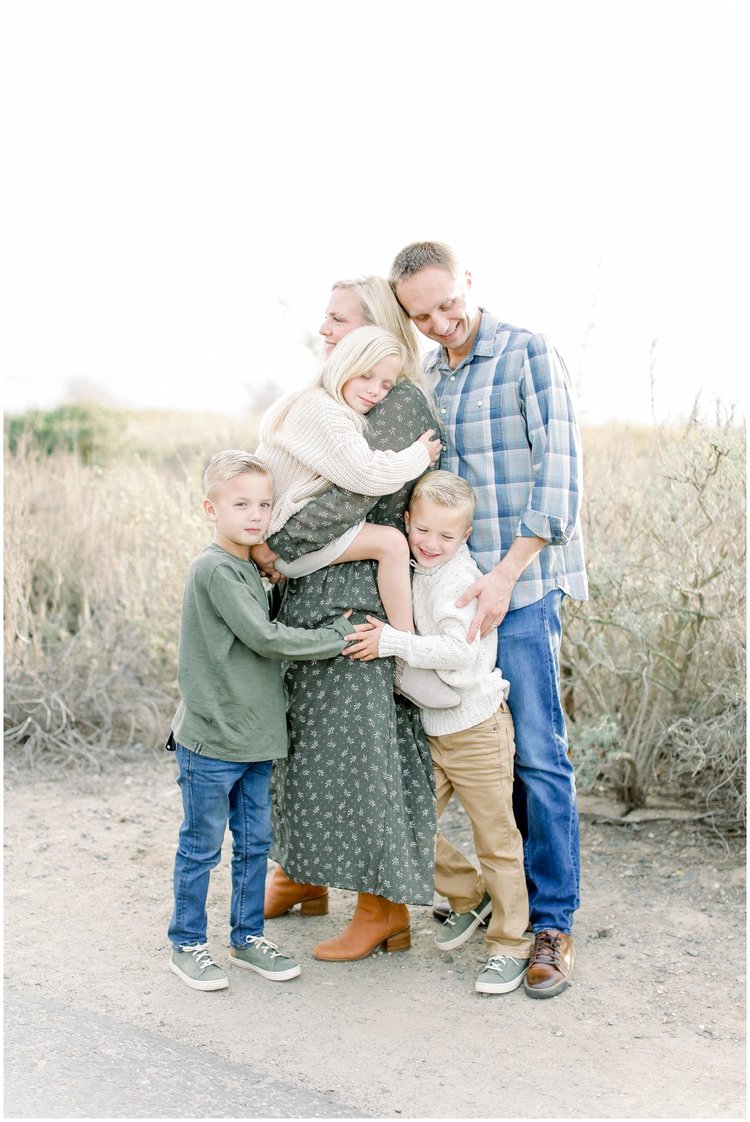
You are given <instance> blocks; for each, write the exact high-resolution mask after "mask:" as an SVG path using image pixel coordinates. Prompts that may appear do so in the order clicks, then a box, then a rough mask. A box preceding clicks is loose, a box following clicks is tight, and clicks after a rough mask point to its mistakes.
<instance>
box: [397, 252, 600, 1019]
mask: <svg viewBox="0 0 750 1122" xmlns="http://www.w3.org/2000/svg"><path fill="white" fill-rule="evenodd" d="M390 280H391V285H392V287H393V290H394V292H395V294H396V297H397V299H398V301H399V303H400V304H401V306H402V307H403V308H404V310H405V311H406V313H407V315H408V316H409V317H410V319H411V320H412V322H413V323H414V324H415V326H416V327H417V328H418V330H419V331H421V332H422V334H423V335H425V336H426V337H427V338H428V339H431V340H432V341H433V342H435V343H437V344H438V347H437V350H435V351H432V352H431V353H430V354H429V355H428V356H427V358H426V359H425V371H426V373H427V374H428V377H430V378H431V380H432V383H433V385H434V390H435V396H436V399H437V403H438V410H439V415H440V419H441V421H442V423H443V425H444V427H445V430H446V434H447V435H446V450H445V452H444V454H443V456H442V457H441V460H440V467H441V468H444V469H446V470H448V471H453V472H455V473H456V474H458V475H460V476H462V477H463V478H464V479H466V480H467V482H468V483H469V484H470V485H471V486H472V488H473V489H474V492H475V494H476V496H477V502H478V507H477V517H476V519H475V522H474V531H473V533H472V536H471V538H470V540H469V547H470V550H471V554H472V556H473V557H474V559H475V561H476V562H477V564H478V566H479V568H480V569H481V571H482V572H483V573H484V574H485V575H484V576H483V577H482V578H481V580H479V581H477V582H476V583H475V584H473V585H472V586H471V587H470V588H468V589H467V590H466V592H465V593H464V595H463V596H462V597H461V598H460V599H459V600H458V602H457V603H458V605H459V606H463V605H465V604H467V603H469V602H470V601H471V600H473V599H476V601H477V610H476V615H475V617H474V621H473V623H472V625H471V628H470V630H469V633H468V639H469V641H471V640H472V639H473V638H474V636H475V635H476V633H477V631H480V632H481V634H482V635H485V634H486V633H487V632H488V631H489V630H491V628H493V627H495V626H497V627H498V660H499V663H501V665H502V670H503V674H504V676H505V677H506V678H507V679H508V681H509V682H510V696H509V699H508V704H509V706H510V709H511V713H512V715H513V720H514V724H515V734H516V766H515V773H516V781H515V788H514V809H515V813H516V820H517V823H518V826H519V829H520V830H521V834H522V835H523V839H524V858H525V865H526V877H527V883H528V890H529V907H530V915H531V926H532V927H533V930H534V936H535V938H534V948H533V951H532V956H531V961H530V965H529V970H528V973H527V975H526V978H525V980H524V988H525V990H526V992H527V993H528V994H529V995H530V996H531V997H539V998H546V997H554V996H556V995H557V994H559V993H562V991H563V990H565V989H566V988H567V987H568V985H569V983H570V980H571V975H572V970H573V963H574V957H575V955H574V944H573V936H572V925H573V913H574V912H575V910H576V908H577V907H578V903H579V898H578V887H579V853H578V814H577V808H576V801H575V781H574V773H573V767H572V764H571V762H570V760H569V758H568V754H567V735H566V729H565V718H564V714H563V709H562V703H561V697H560V664H559V652H560V639H561V619H560V606H561V601H562V597H563V595H568V596H571V597H573V598H574V599H579V600H582V599H586V598H587V596H588V590H587V583H586V574H585V568H584V558H583V545H582V540H581V533H580V526H579V512H580V503H581V452H580V439H579V434H578V428H577V424H576V420H575V416H574V408H573V401H572V390H571V385H570V380H569V377H568V373H567V371H566V369H565V366H564V364H563V362H562V360H561V359H560V357H559V355H558V354H557V352H556V351H555V350H554V348H553V347H552V346H551V345H550V343H549V342H548V341H547V339H545V337H544V336H542V335H534V334H532V333H531V332H529V331H523V330H521V329H519V328H517V327H511V326H509V325H508V324H505V323H501V322H499V321H498V320H497V319H495V317H494V316H492V315H491V314H490V313H489V312H488V311H486V310H483V309H481V308H479V307H478V306H477V305H476V303H475V302H474V300H473V297H472V291H471V276H470V274H469V273H468V272H466V271H464V270H463V269H462V268H461V267H460V265H459V263H458V261H457V259H456V256H455V254H454V253H453V251H452V250H451V249H450V248H449V247H448V246H446V245H444V244H443V243H441V242H418V243H414V244H412V245H409V246H407V247H406V248H405V249H403V250H402V251H401V252H400V253H399V254H398V255H397V257H396V259H395V261H394V263H393V266H392V269H391V276H390ZM438 859H439V860H443V859H448V860H450V861H451V863H455V862H458V863H459V864H460V863H461V862H463V863H464V864H466V865H468V862H467V861H466V858H464V857H463V856H462V855H461V854H459V853H458V851H457V850H455V849H454V847H452V846H450V844H449V843H448V842H447V841H446V840H445V839H444V838H440V839H439V846H438ZM458 919H459V920H460V919H461V917H458ZM476 926H477V924H474V923H473V922H472V923H469V924H465V925H464V927H465V929H466V930H467V931H468V933H469V934H471V933H472V931H473V930H474V929H475V927H476ZM467 937H468V936H467Z"/></svg>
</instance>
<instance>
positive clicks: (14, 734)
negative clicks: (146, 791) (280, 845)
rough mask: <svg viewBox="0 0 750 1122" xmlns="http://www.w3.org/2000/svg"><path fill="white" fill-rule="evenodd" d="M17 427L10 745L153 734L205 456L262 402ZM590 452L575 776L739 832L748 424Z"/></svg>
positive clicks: (572, 645) (621, 440) (93, 747)
mask: <svg viewBox="0 0 750 1122" xmlns="http://www.w3.org/2000/svg"><path fill="white" fill-rule="evenodd" d="M82 417H83V418H84V419H83V420H82ZM84 421H85V423H84ZM42 422H44V423H42ZM21 429H23V426H19V424H18V423H17V422H16V427H15V428H13V424H12V422H11V423H6V457H5V460H6V462H5V660H6V661H5V666H6V766H8V767H10V768H11V769H26V768H28V767H32V768H36V769H38V770H39V771H41V772H46V771H51V772H57V771H59V770H60V769H67V768H69V767H74V766H77V765H84V766H85V767H87V768H99V767H102V766H104V765H105V764H106V762H107V761H108V760H110V759H113V758H132V757H134V756H138V755H139V754H142V753H143V752H153V751H155V750H158V748H159V747H160V745H161V743H162V741H163V735H164V731H165V729H166V728H167V727H168V723H169V718H170V716H171V713H172V711H173V708H174V705H175V697H176V682H175V656H176V642H177V624H178V618H179V608H180V600H181V595H182V584H183V578H184V575H185V571H186V568H187V565H188V563H189V561H190V559H191V558H192V557H193V555H194V554H195V553H196V552H197V551H198V550H199V549H200V548H202V546H203V544H204V543H205V542H206V541H207V539H208V530H207V526H206V525H205V523H204V521H203V518H202V515H201V511H200V500H201V493H200V487H201V474H202V470H203V467H204V465H205V462H206V461H207V459H208V458H209V457H210V455H212V454H213V453H214V452H215V451H217V450H219V449H220V448H225V447H236V446H244V447H248V448H250V449H252V448H253V447H254V446H255V441H256V431H257V418H256V417H253V416H250V417H246V418H238V419H234V420H230V419H227V418H225V417H219V416H204V415H195V414H183V413H153V412H151V413H112V412H110V411H107V410H106V409H101V408H93V407H92V408H91V409H90V410H89V411H88V412H87V411H86V409H85V408H84V409H83V413H82V414H80V415H73V416H67V417H66V418H64V419H61V418H60V417H57V418H54V417H53V418H52V420H50V415H45V416H44V417H41V418H38V419H37V423H36V427H35V429H34V431H33V432H32V431H30V426H29V424H28V423H27V424H26V425H25V431H21ZM84 437H85V439H84ZM584 452H585V473H586V498H585V507H584V522H585V533H586V541H587V550H588V564H589V573H590V582H591V598H590V600H589V601H588V602H587V603H585V604H573V603H569V604H568V605H567V606H566V616H565V638H564V650H563V673H564V678H565V685H566V706H567V712H568V717H569V727H570V736H571V746H572V751H573V754H574V758H575V760H576V765H577V769H578V774H579V783H580V787H581V789H583V790H590V791H603V792H604V793H608V794H611V795H614V796H616V797H618V798H620V799H622V800H624V801H625V802H626V803H627V804H628V805H631V806H639V805H643V803H644V802H645V801H646V799H647V798H654V797H660V798H664V797H669V798H671V799H673V798H675V797H678V798H679V799H681V800H682V801H686V802H688V803H690V804H692V805H694V806H697V807H701V808H703V809H704V810H705V812H706V813H707V814H710V815H711V817H712V821H713V822H714V823H715V824H716V826H717V828H719V830H720V831H721V832H726V831H731V830H732V829H734V828H736V827H737V826H738V825H739V824H740V822H741V821H742V819H743V814H744V749H745V614H746V599H745V433H744V428H743V427H742V426H739V425H737V424H736V423H733V422H732V420H731V418H723V419H722V418H718V419H717V421H716V423H715V424H713V425H706V424H703V423H698V422H697V421H695V420H693V421H691V422H689V423H687V424H685V425H684V426H683V427H681V428H679V429H665V428H637V427H632V426H626V425H622V426H610V427H607V428H594V429H588V430H586V431H585V432H584Z"/></svg>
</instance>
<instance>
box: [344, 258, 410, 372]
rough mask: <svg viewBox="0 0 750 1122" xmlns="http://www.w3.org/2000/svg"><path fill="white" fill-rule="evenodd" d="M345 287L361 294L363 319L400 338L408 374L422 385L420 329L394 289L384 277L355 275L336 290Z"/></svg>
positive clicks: (370, 324)
mask: <svg viewBox="0 0 750 1122" xmlns="http://www.w3.org/2000/svg"><path fill="white" fill-rule="evenodd" d="M337 288H345V289H347V291H349V292H354V293H356V295H357V296H358V297H359V302H360V304H361V305H362V318H363V319H364V321H365V324H367V325H368V326H370V327H383V328H385V330H386V331H390V333H391V335H393V336H394V338H396V339H398V341H399V343H400V344H401V346H402V347H403V348H404V351H405V353H406V357H405V359H404V377H405V378H407V379H408V380H409V381H410V382H415V383H416V384H419V383H420V382H421V381H422V358H421V353H420V350H419V336H418V334H417V329H416V328H415V326H414V324H413V323H412V322H411V320H410V319H409V317H408V316H407V314H406V312H405V311H404V309H403V308H402V307H401V305H400V304H399V302H398V300H397V299H396V297H395V296H394V295H393V289H392V288H391V286H390V284H389V283H388V281H387V280H386V279H385V278H384V277H354V278H353V279H352V280H338V281H336V283H335V284H333V285H332V286H331V289H332V291H335V290H336V289H337Z"/></svg>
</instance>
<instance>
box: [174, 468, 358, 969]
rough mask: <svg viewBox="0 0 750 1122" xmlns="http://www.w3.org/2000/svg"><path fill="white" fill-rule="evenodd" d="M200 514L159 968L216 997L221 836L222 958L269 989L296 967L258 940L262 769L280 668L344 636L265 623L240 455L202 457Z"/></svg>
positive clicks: (254, 513)
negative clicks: (225, 888) (211, 900)
mask: <svg viewBox="0 0 750 1122" xmlns="http://www.w3.org/2000/svg"><path fill="white" fill-rule="evenodd" d="M204 484H205V499H204V502H203V509H204V511H205V514H206V516H207V517H208V518H209V519H210V520H211V521H212V522H213V524H214V539H213V543H212V544H211V545H209V546H207V547H206V549H204V550H203V552H202V553H201V554H200V555H199V556H198V557H197V558H196V559H195V560H194V561H193V563H192V565H191V566H190V570H189V572H188V576H187V581H186V585H185V594H184V598H183V605H182V615H181V619H180V646H179V656H178V685H179V689H180V695H181V700H180V704H179V706H178V709H177V712H176V714H175V717H174V720H173V722H172V735H171V737H170V742H171V743H173V744H174V747H175V751H176V755H177V764H178V768H179V773H178V778H177V783H178V784H179V787H180V790H181V791H182V802H183V809H184V819H183V823H182V826H181V828H180V836H179V844H178V848H177V853H176V856H175V867H174V910H173V913H172V918H171V921H170V924H169V939H170V941H171V943H172V956H171V959H170V963H169V965H170V968H171V969H172V970H173V971H174V973H175V974H177V976H178V977H179V978H181V979H182V981H183V982H185V984H186V985H188V986H190V987H191V988H192V989H198V990H218V989H225V988H226V986H227V985H228V978H227V975H226V973H225V971H224V970H223V969H222V968H221V966H219V965H218V963H216V962H215V961H214V959H213V957H212V955H211V953H210V952H209V950H208V946H207V943H206V928H207V915H206V897H207V894H208V884H209V877H210V873H211V869H212V868H214V867H215V866H216V865H217V864H218V863H219V861H220V859H221V846H222V842H223V839H224V833H225V830H226V827H227V823H228V824H229V829H230V831H231V834H232V896H231V907H230V917H229V918H230V949H229V961H230V962H231V963H233V964H234V965H235V966H240V967H243V968H244V969H247V970H254V971H255V972H256V973H258V974H260V975H261V976H262V977H264V978H268V979H269V980H271V981H286V980H287V979H289V978H295V977H296V976H297V975H298V974H299V973H300V967H299V964H298V963H296V962H295V961H293V959H291V958H288V957H286V956H285V955H282V954H280V953H279V951H278V948H277V947H276V945H275V944H274V943H271V942H269V941H268V940H267V939H265V938H264V937H263V898H264V884H265V875H266V865H267V858H268V851H269V848H270V845H271V795H270V786H271V769H272V765H273V761H274V760H275V759H279V758H282V757H284V756H286V753H287V730H286V712H285V705H284V692H283V686H282V680H281V666H280V660H281V659H293V660H299V659H318V658H320V659H325V658H334V657H335V656H336V655H338V654H340V653H341V650H342V649H343V647H344V636H345V635H346V634H347V633H348V632H349V631H350V630H351V627H350V625H349V624H348V623H347V620H346V617H345V616H341V617H340V618H339V619H337V620H334V621H333V622H332V624H331V626H330V627H321V628H318V629H315V630H307V629H305V628H294V627H285V626H284V625H283V624H281V623H276V622H273V621H272V620H271V619H270V618H269V608H268V599H267V596H266V591H265V589H264V587H263V585H262V583H261V580H260V576H259V574H258V570H257V568H256V566H255V564H254V563H253V562H252V561H251V560H250V553H249V551H250V546H252V545H255V544H256V543H257V542H259V541H261V540H262V539H263V537H264V535H265V532H266V530H267V529H268V524H269V521H270V517H271V507H272V501H273V481H272V479H271V476H270V474H269V473H268V469H267V468H266V467H265V465H264V464H263V463H262V462H261V461H260V460H258V459H257V458H256V457H255V456H252V455H251V454H250V453H249V452H245V451H243V450H240V449H230V450H229V451H226V452H220V453H218V454H217V455H216V456H214V458H213V459H212V460H211V463H210V464H209V466H208V468H207V470H206V473H205V478H204Z"/></svg>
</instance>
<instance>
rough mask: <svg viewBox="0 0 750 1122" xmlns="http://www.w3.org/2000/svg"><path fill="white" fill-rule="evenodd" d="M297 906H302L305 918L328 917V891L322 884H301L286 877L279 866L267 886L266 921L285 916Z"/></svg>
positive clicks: (264, 910) (264, 912)
mask: <svg viewBox="0 0 750 1122" xmlns="http://www.w3.org/2000/svg"><path fill="white" fill-rule="evenodd" d="M295 904H301V905H302V907H301V908H300V911H301V912H302V915H303V916H325V915H328V889H327V888H326V887H325V885H322V884H300V883H299V881H296V880H291V878H290V877H288V876H287V875H286V873H285V872H284V870H283V869H282V867H281V865H277V866H276V868H275V869H274V871H273V874H272V876H271V879H270V880H269V882H268V884H267V885H266V899H265V905H264V908H263V916H264V918H265V919H275V918H276V917H277V916H283V915H284V913H285V912H288V911H289V910H290V909H291V908H293V907H294V905H295Z"/></svg>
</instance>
